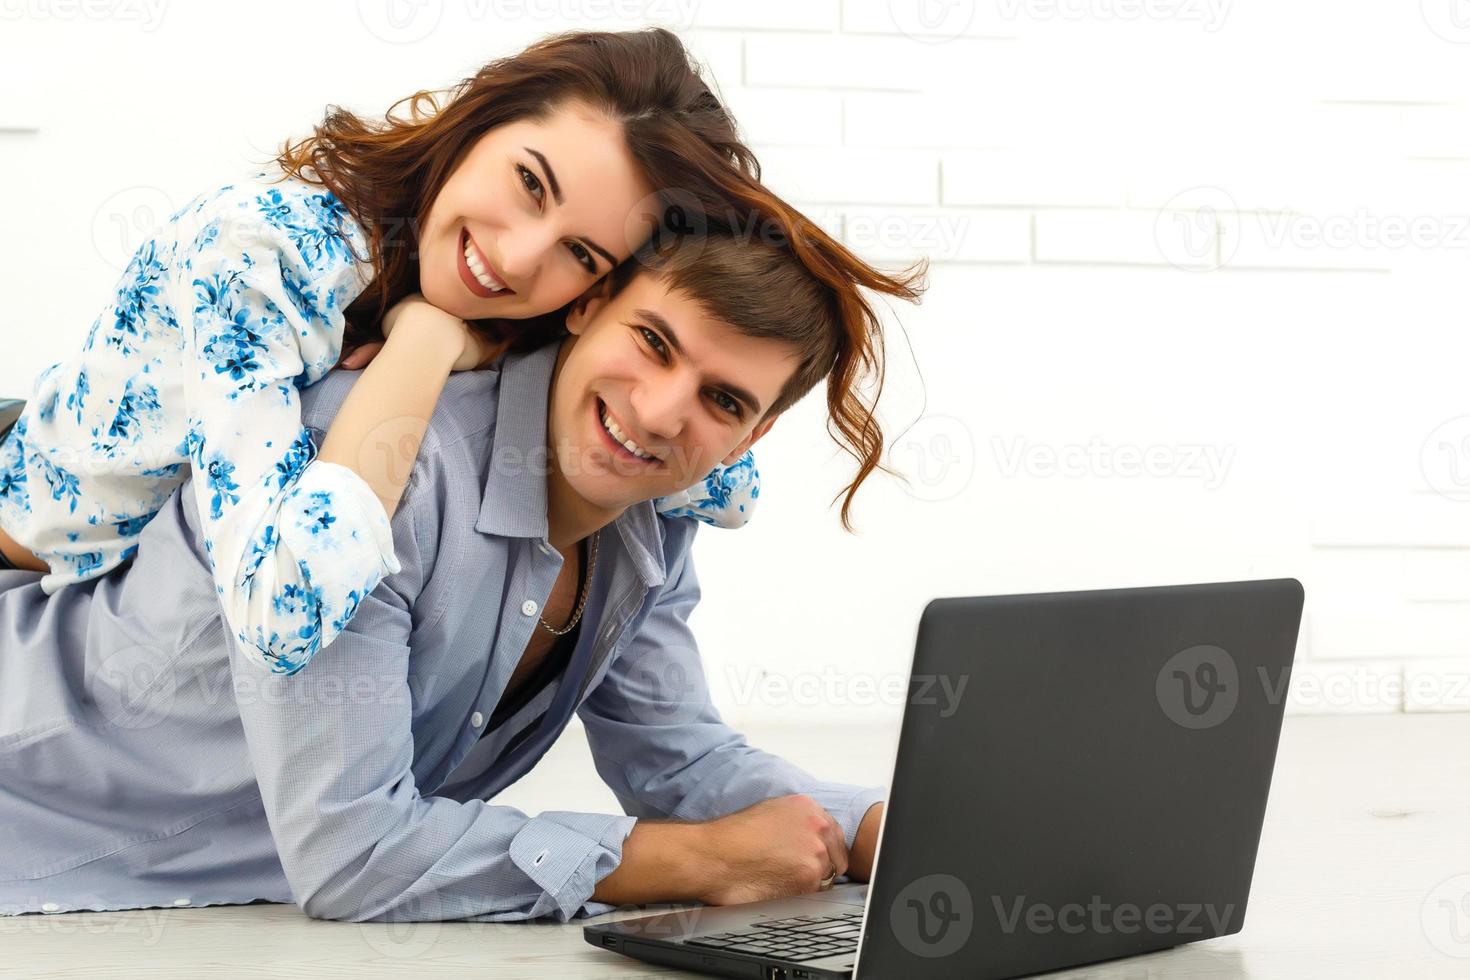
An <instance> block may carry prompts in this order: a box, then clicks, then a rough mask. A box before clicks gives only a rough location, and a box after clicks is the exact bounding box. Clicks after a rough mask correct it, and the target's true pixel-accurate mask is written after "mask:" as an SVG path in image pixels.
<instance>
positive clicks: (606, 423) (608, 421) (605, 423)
mask: <svg viewBox="0 0 1470 980" xmlns="http://www.w3.org/2000/svg"><path fill="white" fill-rule="evenodd" d="M602 427H603V428H604V429H606V430H607V431H608V432H609V433H610V434H611V435H612V437H613V438H614V439H616V440H617V441H618V442H620V443H622V446H623V448H624V449H626V450H628V452H630V453H632V454H633V455H634V456H637V457H638V458H639V459H653V454H652V453H650V452H648V451H646V450H644V449H642V448H640V447H639V445H638V444H637V443H636V442H634V441H633V440H632V439H629V438H628V437H627V435H626V434H625V433H624V432H623V430H622V429H620V428H618V424H617V423H616V422H614V421H613V419H612V416H611V415H609V414H607V413H606V412H603V413H602Z"/></svg>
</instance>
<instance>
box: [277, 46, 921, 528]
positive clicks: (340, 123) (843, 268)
mask: <svg viewBox="0 0 1470 980" xmlns="http://www.w3.org/2000/svg"><path fill="white" fill-rule="evenodd" d="M440 95H442V96H444V99H443V100H442V102H441V99H440V98H439V96H440ZM569 100H580V101H582V102H585V103H587V104H588V105H590V106H592V107H593V108H595V109H597V110H599V111H601V112H603V113H605V114H606V115H607V116H608V118H610V119H613V120H615V121H617V122H618V123H619V124H620V125H621V126H622V130H623V134H624V138H625V139H626V141H627V145H628V148H629V150H630V152H631V153H632V156H633V158H634V160H636V161H637V163H638V165H639V166H640V167H641V169H642V170H643V173H644V176H645V177H646V178H647V180H648V183H649V184H650V185H651V186H652V187H654V188H656V189H657V191H658V192H659V193H660V195H661V196H662V198H663V201H664V212H663V214H664V222H665V224H666V225H668V226H669V227H671V228H674V229H675V230H679V229H681V228H683V227H685V226H686V225H688V224H690V223H691V222H692V223H693V224H694V225H695V226H696V227H700V228H707V229H709V230H711V231H717V230H718V229H721V228H732V227H733V228H735V229H737V230H738V229H741V228H745V229H749V228H750V227H752V223H757V224H758V225H759V226H760V227H762V228H770V227H774V228H776V229H778V231H779V233H780V234H782V235H784V237H785V239H786V240H787V241H789V242H790V243H791V248H792V250H793V251H794V253H795V255H796V256H797V258H798V259H799V260H800V261H801V263H802V265H803V266H805V267H806V269H807V270H808V271H809V272H810V274H811V275H812V276H814V277H815V278H816V279H818V280H820V281H821V282H822V283H823V284H825V285H826V286H827V287H829V289H830V292H831V296H832V297H833V302H834V303H835V304H836V312H837V320H838V322H840V324H841V331H842V332H843V333H844V338H843V340H842V342H841V343H840V344H838V345H837V349H836V350H835V351H833V353H832V356H831V357H830V359H829V358H827V357H826V355H825V353H824V352H823V351H821V350H819V349H813V350H810V351H807V352H806V357H807V359H813V358H814V359H815V361H814V367H813V370H816V371H818V372H819V373H818V374H817V375H816V379H815V380H819V379H820V378H821V377H822V376H823V375H825V376H826V377H827V406H828V413H829V418H828V430H829V432H830V433H831V434H832V436H833V438H834V439H835V440H836V442H837V443H838V445H839V446H841V447H842V448H843V449H844V450H845V451H846V452H848V453H850V454H851V455H852V456H854V458H856V460H857V461H858V467H859V468H858V474H857V477H856V478H855V479H854V480H853V481H852V483H850V484H849V485H848V486H847V487H846V488H845V493H846V499H845V500H844V502H843V506H842V523H843V526H844V527H847V528H848V529H851V524H850V522H849V519H848V512H849V509H850V507H851V504H852V498H853V494H854V493H855V492H856V490H857V488H858V486H859V485H861V484H862V482H863V481H864V480H865V479H867V477H868V475H869V474H870V473H871V472H872V471H873V470H874V469H875V468H880V467H881V464H880V459H881V455H882V451H883V433H882V430H881V428H880V427H879V425H878V423H877V420H876V419H875V417H874V414H873V409H874V408H875V407H876V401H877V396H878V394H881V391H882V382H883V356H882V355H883V344H882V330H881V324H880V323H879V321H878V318H877V316H876V315H875V314H874V312H873V309H872V307H871V306H870V305H869V303H868V301H867V300H866V298H865V297H864V296H863V295H862V294H861V293H860V292H859V291H858V287H863V288H866V289H870V290H873V291H875V292H879V293H884V294H887V295H890V296H895V297H899V298H902V299H908V300H916V299H917V298H918V296H919V294H920V292H921V291H922V288H923V286H922V284H921V281H920V280H921V278H922V275H923V268H922V264H920V265H919V266H915V267H913V268H911V269H909V270H907V271H906V272H904V273H901V274H899V275H896V276H890V275H886V274H884V273H881V272H879V271H877V270H876V269H874V268H873V267H871V266H869V265H868V264H866V263H864V262H863V261H861V260H860V259H858V258H857V257H856V256H854V255H853V254H852V253H851V252H850V251H848V250H847V249H846V248H844V247H843V246H842V245H840V244H838V243H837V242H835V241H834V240H833V239H832V238H831V237H830V236H828V235H827V234H826V233H824V232H823V231H822V230H821V229H820V228H817V227H816V226H815V225H814V224H812V223H811V222H810V221H808V220H807V219H806V218H805V217H803V216H802V215H801V214H800V212H798V211H796V210H795V209H794V208H792V207H790V206H789V205H787V204H785V203H784V202H782V201H781V200H780V199H779V198H777V197H776V196H775V195H773V194H771V192H770V191H769V190H767V189H766V188H765V187H764V186H762V185H761V183H760V164H759V163H758V161H757V160H756V157H755V154H754V153H753V152H752V151H751V150H750V148H749V147H747V146H746V145H745V144H744V143H743V142H742V141H741V139H740V136H739V133H738V132H737V130H736V125H735V121H734V119H733V118H731V116H730V113H729V112H728V111H727V110H726V109H725V107H724V105H723V104H721V102H720V100H719V99H718V98H717V97H716V96H715V95H714V94H713V93H712V92H711V91H710V88H709V86H708V85H707V84H706V83H705V82H704V80H703V79H702V78H701V77H700V73H699V69H698V67H697V65H696V64H695V63H694V62H693V60H692V59H691V58H690V56H689V53H688V51H687V50H686V49H685V48H684V45H683V43H682V42H681V41H680V40H679V39H678V37H677V36H675V35H674V34H673V33H671V32H669V31H667V30H665V29H663V28H649V29H646V30H641V31H623V32H605V31H574V32H567V33H561V34H554V35H551V36H548V37H546V38H543V39H542V40H540V41H538V42H536V43H535V44H532V45H531V46H530V47H528V48H526V49H525V50H524V51H521V52H520V53H519V54H515V55H512V56H510V57H506V58H501V59H498V60H495V61H492V62H489V63H488V64H486V65H485V66H484V67H483V68H481V69H480V70H479V71H477V72H476V73H475V74H474V75H473V76H471V77H469V78H466V79H464V80H462V81H461V82H460V83H458V84H457V85H455V86H454V87H452V88H451V89H449V90H447V91H444V92H440V93H435V92H431V91H419V92H416V93H414V94H413V95H412V96H408V97H407V98H405V99H400V100H399V101H398V102H396V103H394V104H393V106H391V107H390V108H389V109H388V112H387V113H386V114H385V117H384V120H383V122H382V123H370V122H368V121H365V120H363V119H362V118H360V117H358V116H357V115H355V114H353V113H351V112H349V111H347V110H345V109H342V108H340V107H337V106H331V107H329V108H328V111H327V114H326V117H325V118H324V119H323V120H322V122H321V123H320V124H318V125H317V126H316V127H315V128H314V131H313V135H311V136H309V137H306V138H304V139H302V140H299V141H296V142H291V141H287V142H286V143H285V144H284V145H283V146H282V148H281V152H280V154H279V155H278V156H277V158H276V163H277V164H278V165H279V166H280V168H281V170H282V171H283V172H285V173H286V174H290V175H292V176H295V177H299V178H301V179H303V180H307V181H310V182H312V183H316V184H320V185H323V186H325V187H326V188H328V189H329V190H330V191H332V193H333V194H334V195H335V196H336V197H337V199H338V200H340V201H341V202H342V204H343V206H344V207H345V208H346V209H347V210H348V212H349V213H351V214H352V216H353V217H354V218H355V219H356V220H357V221H358V223H359V224H360V225H361V226H362V227H363V229H364V231H365V233H366V234H367V237H368V242H369V248H370V254H369V256H367V259H368V260H369V261H371V263H372V267H373V269H374V276H373V279H372V281H371V282H369V284H368V286H367V288H366V289H364V291H363V292H362V294H361V295H359V296H358V297H357V298H356V299H355V300H354V301H353V302H352V303H351V304H350V305H349V306H348V308H347V310H346V320H347V329H346V335H345V337H344V343H345V344H346V345H347V346H356V345H358V344H362V343H366V342H368V341H371V340H380V339H382V328H381V324H382V319H383V316H384V314H386V313H387V311H388V310H389V309H390V308H391V307H392V306H393V304H394V303H396V302H398V300H400V299H402V298H403V297H404V296H407V295H409V294H410V293H413V292H417V291H418V288H419V284H418V280H419V276H418V254H417V232H418V229H419V228H421V227H422V226H423V223H424V221H425V219H426V217H427V215H428V212H429V207H430V205H431V204H432V203H433V201H434V199H435V197H436V196H437V195H438V193H439V190H440V188H442V187H443V186H444V183H445V182H446V181H447V180H448V178H449V176H450V174H451V173H453V171H454V168H455V167H456V166H457V165H458V163H459V161H460V160H461V159H462V158H463V156H464V154H465V153H467V152H468V151H469V149H470V148H471V147H472V146H473V145H474V143H475V142H476V141H477V140H478V139H479V138H480V137H481V136H483V135H484V134H485V133H486V132H488V131H489V130H491V129H493V128H495V127H497V126H502V125H505V124H507V123H511V122H515V121H517V120H520V119H528V118H529V119H543V118H546V117H547V116H548V115H550V114H551V113H553V112H554V111H555V110H556V109H557V108H558V107H560V106H561V105H562V104H564V103H565V102H567V101H569ZM405 102H406V103H408V117H407V118H402V117H400V116H397V115H395V111H396V110H397V109H398V107H399V106H401V105H403V104H404V103H405ZM425 107H427V111H425ZM660 230H662V229H660ZM630 261H633V260H630ZM565 319H566V310H565V308H563V309H562V310H558V311H555V312H553V313H550V314H547V315H545V316H542V317H535V318H531V319H528V320H519V321H507V320H498V321H488V320H487V321H476V322H475V323H474V327H475V328H476V329H479V330H481V331H483V332H484V333H485V334H486V335H487V336H489V337H492V338H494V339H497V340H500V341H502V342H504V343H505V344H506V346H508V347H515V348H522V347H530V346H538V345H540V344H542V343H545V342H546V341H548V340H551V339H554V338H555V337H557V336H559V335H560V334H561V331H562V330H563V329H564V323H565ZM871 378H876V381H877V391H876V392H875V394H874V395H873V396H872V398H871V399H869V400H867V401H865V400H864V398H863V396H862V394H861V391H860V389H861V388H862V386H863V384H864V382H865V381H867V380H868V379H871ZM812 383H814V381H813V382H812ZM807 387H810V384H808V386H807Z"/></svg>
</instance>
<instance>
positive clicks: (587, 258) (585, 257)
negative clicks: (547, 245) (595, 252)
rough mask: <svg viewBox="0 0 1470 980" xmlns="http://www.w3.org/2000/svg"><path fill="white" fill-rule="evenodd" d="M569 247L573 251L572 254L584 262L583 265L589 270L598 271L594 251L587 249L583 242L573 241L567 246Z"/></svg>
mask: <svg viewBox="0 0 1470 980" xmlns="http://www.w3.org/2000/svg"><path fill="white" fill-rule="evenodd" d="M567 248H568V249H569V250H570V251H571V253H572V255H574V256H575V257H576V259H577V261H578V262H580V263H582V265H583V267H585V268H586V270H587V271H588V272H592V273H595V272H597V260H596V259H594V258H593V257H592V253H591V252H589V251H587V249H586V247H585V246H583V245H582V243H581V242H572V243H571V244H570V245H568V246H567Z"/></svg>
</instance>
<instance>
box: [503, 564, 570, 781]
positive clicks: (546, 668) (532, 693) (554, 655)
mask: <svg viewBox="0 0 1470 980" xmlns="http://www.w3.org/2000/svg"><path fill="white" fill-rule="evenodd" d="M582 550H583V551H584V552H585V551H586V545H585V543H584V544H583V546H582ZM586 575H587V562H586V561H585V559H584V560H581V561H579V562H578V567H577V596H578V597H579V598H580V597H581V595H582V589H583V588H584V582H585V579H586ZM535 628H536V629H538V630H539V629H542V628H543V627H542V626H541V623H540V622H539V621H538V622H537V623H536V627H535ZM581 632H582V621H581V619H578V620H577V625H576V626H573V627H572V628H571V629H570V630H569V631H568V632H567V633H565V634H564V635H562V636H559V637H557V638H556V642H554V643H553V644H552V645H551V649H550V650H547V651H546V656H545V657H543V658H541V663H539V664H537V665H536V670H535V672H534V673H532V674H531V676H530V677H527V678H526V679H525V680H524V681H523V682H522V683H521V686H520V688H519V689H517V690H516V691H515V692H514V693H513V694H511V695H509V696H505V695H502V696H501V698H500V703H499V704H497V705H496V706H495V710H494V711H492V712H491V713H490V723H489V724H487V725H486V726H485V731H484V732H482V733H481V734H480V737H481V738H484V737H485V736H486V735H489V734H490V733H491V732H493V731H495V729H496V728H498V727H500V725H501V724H503V723H504V722H505V721H506V719H508V718H510V717H511V716H512V715H514V714H515V713H516V712H517V711H520V710H521V708H523V707H525V706H526V705H527V704H528V703H529V702H530V701H531V700H533V699H534V698H535V697H536V695H538V694H540V693H541V691H542V690H543V689H544V688H545V687H546V685H548V684H550V683H551V682H552V681H553V680H554V679H555V678H556V677H557V676H558V675H560V674H561V673H562V671H564V670H566V667H567V664H568V662H570V661H571V659H572V651H573V650H575V649H576V648H577V636H578V635H579V634H580V633H581ZM540 717H541V716H540V715H538V716H537V717H536V718H533V719H531V720H530V721H528V722H527V723H526V727H525V728H524V729H523V730H522V731H521V732H519V733H517V735H516V736H515V737H514V738H512V740H511V742H510V743H508V744H507V745H506V747H505V751H507V752H508V751H510V750H511V749H512V748H514V747H515V744H516V743H517V742H519V741H520V740H521V739H522V738H524V737H525V736H526V735H527V734H529V733H530V732H531V731H533V730H534V729H535V728H536V724H537V722H538V721H539V720H540Z"/></svg>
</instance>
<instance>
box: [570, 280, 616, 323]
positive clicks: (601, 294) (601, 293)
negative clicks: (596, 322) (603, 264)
mask: <svg viewBox="0 0 1470 980" xmlns="http://www.w3.org/2000/svg"><path fill="white" fill-rule="evenodd" d="M611 292H612V283H611V282H610V277H608V276H603V277H602V278H601V279H599V280H597V282H595V283H593V284H592V285H591V286H588V287H587V291H586V292H584V293H583V294H582V295H581V296H578V297H577V298H576V299H574V300H572V305H571V307H570V308H568V310H567V333H570V334H574V335H576V336H578V337H580V336H582V331H584V330H586V329H587V324H589V323H591V322H592V321H593V319H594V318H595V317H596V316H597V314H598V312H599V311H600V310H601V309H602V308H603V307H604V306H606V305H607V304H608V303H609V302H611V299H612V297H611Z"/></svg>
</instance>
